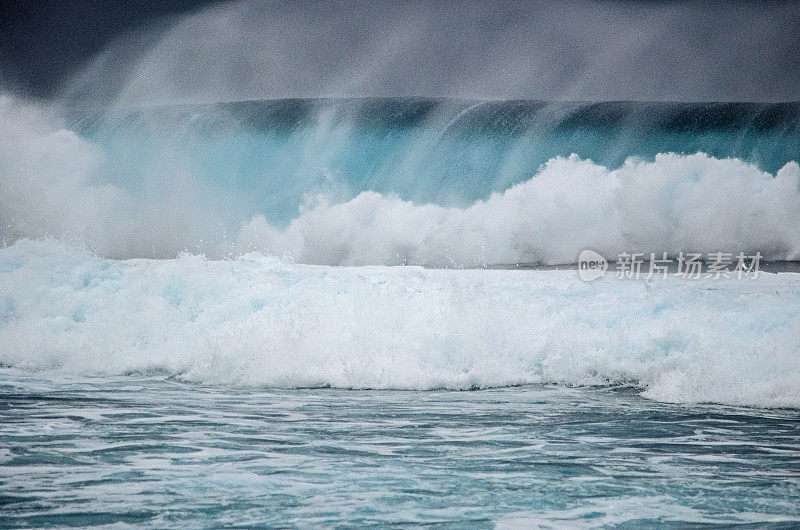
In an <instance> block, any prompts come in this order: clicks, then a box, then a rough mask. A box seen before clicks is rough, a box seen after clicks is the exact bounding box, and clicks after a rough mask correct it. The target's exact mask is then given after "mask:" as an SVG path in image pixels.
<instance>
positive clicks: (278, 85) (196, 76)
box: [61, 0, 800, 107]
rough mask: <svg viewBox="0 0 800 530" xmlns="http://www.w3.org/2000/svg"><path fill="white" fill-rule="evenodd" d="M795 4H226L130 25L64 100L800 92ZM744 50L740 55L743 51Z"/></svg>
mask: <svg viewBox="0 0 800 530" xmlns="http://www.w3.org/2000/svg"><path fill="white" fill-rule="evenodd" d="M797 11H798V9H797V6H796V5H793V4H792V3H791V2H786V3H782V4H778V3H774V2H770V3H767V4H764V3H753V2H737V3H736V5H735V7H731V6H730V4H728V3H716V2H709V3H699V4H698V3H693V4H691V5H689V4H685V3H666V4H664V3H644V4H643V3H635V4H634V3H627V2H586V3H577V2H569V1H562V0H556V1H553V2H503V3H498V2H492V3H486V2H480V1H478V0H464V1H461V2H448V1H440V0H431V1H426V2H383V3H379V4H376V3H375V2H370V1H368V0H354V1H348V2H338V1H326V0H314V1H310V0H309V1H306V0H299V1H294V2H282V1H263V2H261V1H258V2H257V1H231V2H221V3H218V4H215V5H212V6H210V7H208V8H206V9H203V10H201V11H199V12H197V13H190V14H189V15H188V16H185V17H183V18H180V19H177V20H174V21H171V23H169V24H166V28H164V27H162V26H163V24H162V25H161V26H156V27H152V28H145V29H142V30H140V31H137V32H134V33H131V34H128V35H126V36H124V37H122V38H120V39H118V41H117V42H115V43H113V44H112V45H110V46H109V47H108V48H107V49H105V50H103V51H102V52H101V53H99V54H98V56H96V57H94V58H93V59H92V60H91V61H89V63H88V64H87V65H86V66H85V67H84V68H83V69H82V70H81V71H80V72H78V73H76V75H75V77H74V79H73V80H72V81H71V82H70V83H68V84H67V86H66V87H65V88H64V90H63V91H62V95H61V97H62V99H63V100H64V101H67V102H69V103H71V104H76V105H81V106H86V105H88V106H98V105H101V106H110V107H117V106H124V107H128V106H140V105H153V104H174V103H198V102H206V103H208V102H219V101H238V100H249V99H275V98H297V97H306V98H321V97H375V96H381V97H409V96H412V97H419V96H424V97H462V98H472V99H509V98H513V99H541V100H589V101H609V100H620V99H622V100H637V101H642V100H650V101H791V100H794V99H796V98H797V83H798V77H797V68H796V52H795V49H794V48H795V47H796V46H795V44H796V38H795V36H796V34H797V31H798V27H797V25H798V23H797V20H799V19H800V18H799V17H798V16H797ZM729 50H736V53H728V51H729Z"/></svg>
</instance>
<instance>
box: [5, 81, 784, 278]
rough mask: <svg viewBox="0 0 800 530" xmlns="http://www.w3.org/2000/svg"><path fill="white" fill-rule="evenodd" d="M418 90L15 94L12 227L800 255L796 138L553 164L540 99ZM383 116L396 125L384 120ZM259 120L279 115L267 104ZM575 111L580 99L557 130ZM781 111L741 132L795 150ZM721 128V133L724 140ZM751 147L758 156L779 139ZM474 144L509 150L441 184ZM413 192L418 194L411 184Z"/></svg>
mask: <svg viewBox="0 0 800 530" xmlns="http://www.w3.org/2000/svg"><path fill="white" fill-rule="evenodd" d="M287 104H291V103H283V104H281V103H273V104H271V105H277V106H278V107H280V105H287ZM347 104H348V105H350V104H351V103H347ZM405 105H406V107H403V106H402V105H400V107H399V110H400V111H403V109H404V108H405V109H406V110H405V111H403V112H406V114H404V113H403V112H400V114H399V115H398V114H397V112H399V111H398V108H396V107H394V106H390V107H389V108H388V109H384V110H383V111H381V112H383V114H381V115H378V116H376V115H374V114H369V113H367V115H366V118H364V116H363V115H361V114H358V113H356V118H355V119H353V118H352V116H351V117H350V118H348V119H346V120H340V119H332V118H331V116H334V117H335V116H337V114H336V113H335V112H334V114H333V115H331V114H330V112H329V110H330V109H328V110H325V109H327V107H325V108H323V110H322V111H321V112H320V113H311V114H308V113H306V114H303V113H300V114H299V115H298V116H299V117H298V118H297V119H296V120H294V121H293V119H292V118H291V113H283V112H281V113H278V115H280V116H282V118H281V120H282V121H281V122H280V124H277V125H276V124H275V123H272V122H270V124H268V126H267V125H265V124H264V123H260V122H259V123H256V124H255V125H254V124H253V123H250V122H247V120H244V121H245V123H244V125H243V123H242V119H241V116H238V117H237V116H234V118H235V119H234V118H231V116H230V113H231V112H232V109H230V108H228V109H225V108H223V109H222V110H221V111H220V110H219V109H217V110H215V111H214V112H215V113H216V114H213V113H212V117H213V118H214V119H213V120H212V121H211V122H209V121H208V120H207V118H208V116H207V115H206V114H204V113H203V112H201V111H192V110H191V109H189V111H185V110H182V111H181V113H183V114H182V115H183V116H184V119H181V120H172V119H170V118H169V116H168V117H167V119H156V120H155V121H152V120H151V118H148V117H147V116H146V115H142V116H139V117H138V118H136V117H133V118H131V117H128V118H125V117H123V118H120V119H110V118H104V119H103V120H100V121H95V120H90V121H88V122H85V121H84V122H80V123H72V122H71V121H69V120H65V118H64V117H63V116H59V114H58V113H57V112H54V111H53V110H52V109H45V108H42V107H41V106H36V105H31V104H27V103H22V102H20V101H19V100H16V99H14V98H10V97H2V98H0V116H2V119H3V122H4V123H5V124H6V125H5V127H3V128H2V130H0V140H2V141H0V162H2V168H3V169H2V171H3V178H2V181H1V184H0V235H1V236H2V239H3V240H4V241H5V242H7V243H10V242H13V241H15V240H17V239H19V238H34V239H36V238H42V237H48V236H51V237H57V238H62V239H65V240H70V241H79V242H81V243H83V244H85V245H86V246H88V247H89V248H90V249H92V250H93V251H95V252H97V253H98V254H99V255H102V256H109V257H168V256H175V255H177V253H179V252H181V251H182V250H189V251H192V252H201V253H205V254H207V255H209V256H212V257H220V256H227V255H231V254H233V255H237V254H241V253H243V252H248V251H251V250H257V251H261V252H265V253H269V254H274V255H278V256H283V255H290V256H291V257H292V258H293V259H295V260H296V261H298V262H300V263H313V264H330V265H342V264H357V265H365V264H384V265H390V264H420V265H428V266H438V267H472V266H485V265H492V264H503V263H504V264H511V263H519V262H528V263H529V262H540V263H546V264H552V263H571V262H574V261H575V260H576V258H577V255H578V253H579V252H580V251H581V250H582V249H584V248H592V249H595V250H597V251H599V252H601V253H602V254H604V255H605V256H606V257H609V258H611V257H614V256H616V255H617V254H618V253H620V252H623V251H628V252H630V251H640V252H656V253H661V252H668V253H671V254H674V253H677V252H680V251H684V252H692V251H695V252H718V251H725V252H739V251H743V252H747V253H754V252H756V251H760V252H761V253H762V254H763V255H764V257H765V258H766V259H772V260H794V259H797V258H798V257H800V233H798V231H797V230H796V229H795V228H794V227H796V226H798V223H799V222H800V169H799V168H798V165H797V163H796V162H789V161H787V160H786V156H787V155H786V154H785V153H784V154H783V155H781V156H782V157H783V158H780V157H778V158H776V160H779V161H780V160H783V161H782V162H780V163H781V164H783V167H780V166H778V165H777V164H776V167H778V168H779V169H778V171H777V172H776V173H775V174H770V173H768V172H765V171H762V170H760V169H759V168H758V167H757V166H756V165H754V164H753V163H748V162H746V161H743V160H740V159H737V158H716V157H713V156H709V155H708V154H704V153H694V154H666V153H661V154H655V156H653V158H652V159H651V160H647V159H637V158H635V157H634V158H631V159H628V160H627V161H625V162H624V163H622V164H621V165H620V166H619V167H614V166H611V167H607V166H604V165H602V164H600V163H596V162H592V161H589V160H586V159H583V158H581V157H580V156H558V157H556V158H553V159H551V160H549V161H547V162H546V163H545V164H544V165H543V166H542V167H541V168H539V167H538V166H537V165H536V164H532V163H531V161H530V152H531V151H532V150H534V148H535V147H536V146H539V147H538V149H540V154H539V155H537V156H541V153H545V154H546V153H547V151H546V149H545V150H544V151H541V150H542V149H543V148H542V146H541V145H542V144H541V137H540V136H536V135H535V134H531V133H530V131H531V130H533V131H537V130H538V129H537V128H538V127H539V124H540V122H539V121H537V119H538V118H536V119H533V118H531V119H533V123H532V124H529V125H527V126H525V127H522V128H520V127H517V126H515V125H513V123H514V122H513V120H512V119H517V123H519V119H520V118H519V116H520V115H522V116H528V115H529V114H530V112H532V111H530V108H531V107H530V106H524V105H523V106H522V107H520V108H517V107H513V108H512V111H513V112H512V111H509V109H508V107H507V106H503V105H500V106H499V107H498V108H497V109H496V112H494V113H493V112H486V113H484V114H480V113H478V114H477V116H478V118H479V119H478V118H475V119H477V121H470V119H473V118H469V116H470V112H473V111H469V109H467V111H464V110H463V109H461V110H459V108H460V107H458V106H453V105H452V104H447V105H444V110H442V109H441V108H437V110H435V111H430V112H429V114H431V115H430V116H428V115H427V114H426V115H425V117H424V118H419V115H418V114H419V113H417V114H414V113H412V116H417V118H415V119H409V118H408V115H407V111H408V108H412V109H414V108H416V109H419V106H420V105H422V107H423V109H424V108H426V107H425V105H428V103H425V102H424V101H423V102H422V103H420V102H417V103H414V102H411V103H407V104H405ZM409 105H410V107H409ZM415 105H416V106H415ZM323 106H324V105H323ZM262 107H263V106H262ZM334 107H335V106H334ZM472 107H474V106H471V107H470V108H472ZM356 108H359V109H361V111H359V112H363V108H362V107H356ZM533 108H537V107H535V106H534V107H533ZM520 109H521V110H520ZM792 109H793V107H792V108H790V109H789V110H792ZM233 110H235V109H233ZM334 110H335V109H334ZM540 110H542V109H540ZM549 110H550V108H549V107H546V108H544V110H543V112H545V114H547V113H548V112H549ZM426 112H427V111H426ZM537 112H538V111H537ZM759 112H762V111H759ZM792 112H793V111H792ZM387 113H388V114H387ZM453 113H455V116H456V119H454V118H453V117H452V114H453ZM526 113H527V114H526ZM156 114H158V113H156ZM234 114H235V113H234ZM423 114H424V113H423ZM387 115H388V116H394V118H393V119H394V121H390V122H389V123H388V124H387V123H386V122H385V121H384V122H381V119H385V118H386V116H387ZM533 115H534V116H536V112H534V114H533ZM759 115H761V114H759ZM788 115H789V116H790V117H791V116H793V115H794V114H792V113H791V112H790V113H789V114H788ZM348 116H350V115H349V114H348ZM381 116H383V118H381ZM397 116H399V118H398V117H397ZM515 116H516V118H515ZM251 117H252V116H251ZM255 117H256V118H258V117H260V118H259V119H264V112H263V108H262V109H261V110H260V111H259V112H257V113H256V115H255ZM500 118H502V119H501V120H500V121H498V120H499V119H500ZM109 119H110V121H109ZM791 119H792V120H793V119H794V118H791ZM142 120H144V122H142ZM287 120H288V122H287ZM398 120H399V121H398ZM415 120H416V121H415ZM503 120H505V121H503ZM508 120H512V122H509V121H508ZM569 120H572V122H574V121H575V117H574V115H568V117H567V120H561V121H560V122H558V123H560V124H561V125H558V127H561V128H562V130H563V127H564V125H563V123H564V122H565V121H569ZM268 121H269V120H268ZM624 121H626V122H627V121H629V120H628V119H627V118H626V119H625V120H624ZM773 121H774V120H773ZM745 122H747V123H750V120H745ZM142 123H145V126H142ZM365 123H366V124H367V125H366V126H365V125H364V124H365ZM381 123H383V126H376V124H378V125H380V124H381ZM509 123H511V124H512V126H510V127H509ZM607 123H608V121H602V120H601V121H600V122H599V124H598V125H596V126H593V127H594V129H592V128H591V127H589V126H587V125H585V124H581V123H579V124H578V129H576V132H574V133H573V132H569V129H567V136H568V137H574V136H575V135H578V136H580V134H579V133H581V134H583V136H581V137H586V136H588V137H590V138H593V137H595V136H597V135H599V134H600V133H604V134H608V135H610V137H611V138H612V139H613V138H616V136H614V134H616V133H614V131H613V130H612V131H611V132H609V131H608V130H607V127H606V125H607ZM764 123H767V124H769V123H772V122H764ZM776 123H777V124H778V125H776V126H772V128H769V127H767V128H766V129H765V128H764V127H766V125H763V124H762V126H760V127H756V129H755V130H753V127H752V124H751V125H750V126H749V127H750V129H747V128H745V129H740V130H750V131H751V134H754V137H756V138H759V134H762V135H764V136H765V137H772V138H774V139H775V143H770V142H766V143H767V144H768V145H769V148H770V149H774V146H775V145H776V143H777V144H780V145H785V146H787V147H785V149H787V151H786V153H790V152H791V146H792V145H794V143H795V142H796V141H797V136H798V135H797V130H796V124H795V122H794V121H791V120H790V121H789V122H786V123H784V122H782V121H780V120H779V121H778V122H776ZM787 124H788V125H787ZM489 125H491V126H489ZM487 127H488V128H487ZM526 127H527V128H526ZM587 127H588V128H587ZM726 127H727V126H726V125H724V124H723V125H722V126H720V128H719V129H721V130H723V131H724V130H726ZM787 127H788V129H787ZM729 128H730V127H728V129H729ZM509 130H510V131H512V134H511V135H510V136H509V133H508V132H507V131H509ZM648 130H650V129H649V128H648V127H644V128H643V129H642V130H639V131H637V130H636V129H635V128H634V129H629V128H628V129H623V132H624V134H626V135H629V136H631V135H632V137H633V138H634V140H633V144H630V145H635V144H636V141H639V142H640V143H641V144H642V145H646V146H647V145H650V146H651V147H652V145H653V139H652V138H651V137H649V136H647V134H649V133H647V131H648ZM775 130H777V131H782V132H780V134H782V135H783V136H775V135H776V134H777V133H775ZM504 131H506V132H504ZM514 131H516V132H514ZM587 131H589V132H592V131H594V132H592V134H584V133H587ZM598 131H599V132H598ZM642 131H645V132H642ZM707 132H708V131H707ZM145 133H146V134H145ZM718 133H719V130H718V129H711V133H710V135H709V137H710V138H712V139H713V138H715V135H717V134H718ZM637 134H638V135H640V138H644V140H636V135H637ZM736 134H738V133H736ZM545 136H547V137H549V133H546V134H545ZM689 136H690V137H693V133H692V134H689ZM598 141H599V140H597V141H595V142H594V144H593V145H597V142H598ZM603 142H605V143H606V144H607V143H609V140H608V139H605V140H603ZM780 142H783V143H782V144H781V143H780ZM611 143H612V144H613V142H611ZM712 143H713V142H712ZM601 144H602V142H601ZM554 145H556V147H558V148H563V147H564V146H563V145H561V144H558V142H556V144H554ZM565 145H567V146H569V145H573V144H570V143H567V144H565ZM603 145H605V144H603ZM654 145H658V142H656V143H655V144H654ZM692 145H694V144H692ZM715 145H717V146H718V147H719V148H720V149H721V148H722V147H721V146H725V145H727V144H726V143H725V142H720V143H717V144H715ZM736 145H737V146H742V145H744V144H743V143H742V140H740V141H739V143H738V144H736ZM753 145H754V147H752V148H748V150H746V152H747V153H760V152H763V151H759V150H758V149H761V148H760V147H758V146H759V144H757V143H756V144H753ZM589 147H591V145H590V146H589ZM730 149H734V151H733V152H734V153H735V152H736V151H735V149H736V146H734V147H731V148H730ZM476 151H477V152H478V157H477V158H476V160H480V159H482V158H481V157H482V156H483V155H482V154H481V153H483V154H486V153H493V154H494V155H495V158H493V159H491V160H490V163H486V164H485V165H482V166H478V169H477V170H476V169H475V168H472V170H471V171H470V170H469V168H468V167H467V168H466V169H465V170H464V171H462V172H461V174H462V178H461V180H460V181H456V180H454V179H451V178H447V179H443V180H441V181H438V182H436V181H433V180H432V179H433V178H434V177H435V175H440V174H442V173H443V172H445V171H446V166H447V165H448V164H450V163H451V162H452V161H456V160H459V159H462V160H463V158H464V157H468V156H470V155H471V154H474V153H475V152H476ZM253 153H256V154H260V155H259V156H255V155H253ZM543 160H546V159H543ZM431 166H433V167H435V168H436V169H434V170H433V171H431V172H430V173H425V172H424V168H426V167H427V168H429V167H431ZM287 168H288V169H287ZM439 169H441V171H439ZM353 175H356V177H353ZM510 175H511V176H510ZM408 190H416V193H422V195H418V196H416V197H414V196H412V197H411V199H413V200H411V199H409V198H407V197H404V195H406V194H407V192H408ZM426 190H427V191H426ZM459 190H460V193H461V195H460V196H455V197H454V196H453V194H456V195H458V193H457V192H459ZM443 192H444V194H443ZM425 193H427V194H428V195H425ZM447 193H450V195H449V196H448V194H447ZM280 208H282V210H281V211H277V210H278V209H280Z"/></svg>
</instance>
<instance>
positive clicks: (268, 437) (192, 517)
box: [0, 369, 800, 527]
mask: <svg viewBox="0 0 800 530" xmlns="http://www.w3.org/2000/svg"><path fill="white" fill-rule="evenodd" d="M0 440H2V444H1V445H0V447H2V449H0V503H2V509H0V526H65V525H78V526H86V525H96V524H112V523H130V524H136V525H146V526H155V527H178V526H185V527H197V526H201V525H203V526H219V525H229V524H237V525H269V526H294V525H298V526H306V527H308V526H342V525H345V526H346V525H381V526H383V525H388V524H400V525H402V524H408V523H418V522H424V523H426V524H433V525H442V526H452V527H463V526H479V527H487V526H493V525H497V526H523V527H530V526H534V525H536V524H540V525H553V526H563V525H565V524H569V525H571V526H572V525H575V524H579V523H580V524H583V525H586V526H600V525H618V524H622V525H635V526H640V525H642V526H657V525H661V524H664V523H674V524H678V525H679V524H692V525H694V524H720V525H732V524H745V525H753V526H757V527H765V526H772V527H792V526H796V525H798V524H800V411H797V410H780V409H774V410H767V409H755V408H733V407H727V406H710V405H692V406H689V405H675V404H664V403H657V402H653V401H649V400H646V399H644V398H641V397H639V396H638V395H637V393H636V392H635V391H633V390H632V389H626V388H624V387H618V388H604V389H599V388H598V389H592V388H583V389H576V388H566V387H558V386H523V387H514V388H504V389H496V390H480V391H467V392H458V391H427V392H402V391H347V390H328V389H306V390H303V389H300V390H253V389H235V388H231V387H217V386H201V385H194V384H192V385H190V384H185V383H181V382H176V381H173V380H169V379H164V378H159V377H157V376H148V377H141V376H129V377H118V378H104V379H101V378H69V377H65V376H63V375H61V376H58V377H57V378H56V377H55V376H53V375H52V374H51V375H49V376H48V375H47V374H30V373H23V372H19V371H17V370H13V369H2V370H0Z"/></svg>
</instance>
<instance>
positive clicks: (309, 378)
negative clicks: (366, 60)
mask: <svg viewBox="0 0 800 530" xmlns="http://www.w3.org/2000/svg"><path fill="white" fill-rule="evenodd" d="M0 123H2V126H0V526H5V527H18V526H89V525H113V524H117V523H119V524H131V525H145V526H147V525H149V526H154V527H180V526H183V527H192V528H193V527H198V526H223V525H262V526H279V527H285V526H303V527H312V526H324V527H330V526H354V525H375V526H389V525H399V526H403V525H407V524H411V523H425V524H430V525H441V526H449V527H464V526H478V527H487V526H488V527H491V526H498V527H523V528H526V527H531V526H537V525H540V526H553V527H562V526H591V527H596V526H629V527H630V526H635V527H638V526H659V525H664V524H673V525H675V526H686V525H692V526H695V525H720V526H732V525H742V526H745V527H757V528H762V527H769V526H772V527H776V528H791V527H797V526H798V525H800V509H799V508H798V506H800V273H798V272H797V265H796V263H797V260H799V259H800V231H798V229H797V227H798V226H800V166H799V165H798V163H797V161H798V159H800V106H798V104H796V103H786V104H755V103H727V104H715V103H704V104H673V103H631V102H606V103H581V102H575V103H565V102H561V103H547V102H535V101H506V102H494V101H462V100H429V99H401V100H397V99H380V100H275V101H254V102H236V103H220V104H213V105H183V106H173V107H152V108H144V109H142V108H138V109H130V108H124V109H123V108H113V109H105V110H103V111H102V112H101V111H97V110H96V109H68V110H64V109H57V108H53V107H50V106H47V105H44V104H42V103H35V102H30V101H23V100H20V99H19V98H15V97H12V96H0ZM583 250H592V251H594V252H595V253H597V255H598V256H600V257H601V258H605V259H608V260H611V261H613V260H615V259H617V258H618V257H619V256H620V255H621V254H623V253H642V254H644V255H649V253H651V252H652V253H655V255H657V256H662V255H664V254H665V255H666V256H668V257H669V259H672V260H674V259H677V258H678V257H679V256H682V255H684V254H689V253H698V254H702V255H703V256H705V257H706V258H708V257H709V256H711V255H713V254H714V253H719V252H722V253H728V254H730V255H731V256H736V255H737V254H739V253H742V254H743V255H748V256H754V255H759V256H761V257H762V258H763V260H764V263H765V269H768V271H766V270H765V271H762V272H761V273H760V274H758V275H755V274H745V275H744V276H740V275H736V274H722V275H716V276H714V275H712V274H703V275H702V276H701V277H699V278H697V279H689V278H685V277H680V276H679V275H677V274H673V273H670V274H667V275H666V276H662V275H659V274H656V275H654V276H653V275H642V276H641V277H638V278H631V279H619V278H616V277H615V274H613V272H612V271H611V270H610V271H608V273H607V274H605V275H604V276H602V277H600V278H597V279H595V280H593V281H589V282H587V281H583V280H582V279H581V278H580V276H579V273H578V271H577V270H575V269H574V264H575V262H576V261H577V259H578V256H579V254H580V253H581V252H582V251H583ZM704 263H705V266H707V265H708V263H707V262H704ZM671 270H672V271H673V272H674V268H673V269H671Z"/></svg>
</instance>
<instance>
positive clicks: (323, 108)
mask: <svg viewBox="0 0 800 530" xmlns="http://www.w3.org/2000/svg"><path fill="white" fill-rule="evenodd" d="M74 121H75V123H74V124H72V126H73V127H74V128H75V129H76V130H77V131H79V132H80V134H81V135H83V136H84V137H86V138H87V139H88V140H90V141H91V142H93V143H95V144H98V145H100V146H101V147H102V148H103V151H104V153H105V154H106V155H105V156H106V158H107V160H106V163H105V164H104V171H105V173H106V174H105V175H104V176H103V177H102V180H103V181H105V182H109V183H113V184H119V185H123V186H124V187H125V188H127V189H131V190H136V189H137V187H140V186H143V185H144V183H150V184H152V182H153V180H156V181H157V180H158V178H159V175H168V174H169V175H175V174H182V173H183V174H186V175H191V179H192V180H193V181H195V182H198V183H200V184H201V185H202V188H203V189H204V191H205V192H206V193H210V194H214V195H215V196H217V197H222V198H225V200H227V201H228V202H229V203H230V204H231V205H235V208H233V209H235V210H236V211H237V212H238V214H237V215H236V216H233V215H232V216H231V219H230V226H231V227H232V226H235V225H236V224H237V223H240V222H241V215H242V214H245V215H263V216H265V218H266V219H267V220H268V221H270V222H271V223H274V224H277V225H283V224H285V223H287V222H288V221H289V220H291V219H292V218H293V217H296V215H297V212H298V208H299V207H300V206H301V204H303V202H304V200H305V198H306V197H307V196H308V195H314V194H317V193H320V192H324V193H325V194H326V195H327V196H329V197H332V198H334V199H335V200H347V199H350V198H352V197H354V196H355V195H357V194H358V193H359V192H362V191H375V192H379V193H381V194H395V195H397V196H399V197H400V198H402V199H404V200H411V201H414V202H417V203H437V204H442V205H447V206H459V207H463V206H466V205H468V204H471V203H473V202H474V201H476V200H479V199H485V198H487V197H488V196H489V195H490V194H491V193H493V192H502V191H504V190H506V189H508V188H509V187H511V186H513V185H515V184H518V183H520V182H524V181H526V180H528V179H530V178H531V177H532V176H534V175H535V174H536V173H537V171H538V170H539V169H540V168H541V166H542V165H543V164H544V163H545V162H547V161H548V160H550V159H552V158H554V157H558V156H562V157H563V156H569V155H571V154H573V153H574V154H577V155H578V156H579V157H580V158H584V159H591V160H592V161H594V162H596V163H598V164H601V165H603V166H606V167H609V168H615V167H619V166H620V165H621V164H622V163H623V162H624V161H625V160H626V159H628V158H629V157H638V158H641V159H644V160H652V159H653V158H654V157H655V155H657V154H658V153H668V152H673V153H678V154H692V153H697V152H704V153H707V154H709V155H711V156H713V157H716V158H739V159H741V160H743V161H745V162H749V163H752V164H755V165H757V166H758V167H759V168H760V169H762V170H764V171H767V172H769V173H771V174H775V173H776V172H777V171H778V170H779V169H780V168H781V167H782V166H784V165H785V164H786V163H787V162H789V161H792V160H797V159H798V158H800V104H798V103H783V104H758V103H725V104H721V103H720V104H684V103H635V102H611V103H546V102H532V101H502V102H495V101H487V102H475V101H454V100H431V99H399V100H398V99H375V100H275V101H251V102H239V103H226V104H214V105H202V106H180V107H167V108H151V109H146V110H136V111H125V112H119V111H118V112H115V113H111V114H103V115H99V116H88V117H87V116H85V115H84V116H76V117H75V118H74ZM165 185H166V184H165ZM150 192H151V193H152V192H153V191H152V185H151V189H150ZM234 217H235V218H234Z"/></svg>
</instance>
